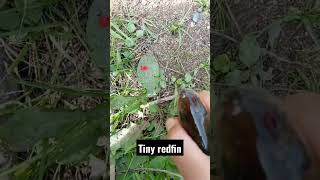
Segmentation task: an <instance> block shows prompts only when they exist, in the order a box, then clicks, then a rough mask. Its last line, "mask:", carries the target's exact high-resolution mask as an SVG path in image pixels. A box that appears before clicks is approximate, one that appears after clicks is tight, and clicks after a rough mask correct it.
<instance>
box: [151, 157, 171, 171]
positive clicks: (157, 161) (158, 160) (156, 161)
mask: <svg viewBox="0 0 320 180" xmlns="http://www.w3.org/2000/svg"><path fill="white" fill-rule="evenodd" d="M166 161H168V158H167V157H164V156H158V157H155V158H153V159H152V160H151V161H150V167H151V168H157V169H163V168H164V167H165V164H166Z"/></svg>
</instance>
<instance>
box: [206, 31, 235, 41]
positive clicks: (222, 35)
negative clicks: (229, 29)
mask: <svg viewBox="0 0 320 180" xmlns="http://www.w3.org/2000/svg"><path fill="white" fill-rule="evenodd" d="M211 32H212V33H213V34H215V35H217V36H221V37H223V38H225V39H228V40H230V41H232V42H234V43H239V42H238V41H237V40H236V39H234V38H233V37H231V36H228V35H225V34H223V33H220V32H217V31H213V30H212V31H211Z"/></svg>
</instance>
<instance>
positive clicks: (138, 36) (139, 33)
mask: <svg viewBox="0 0 320 180" xmlns="http://www.w3.org/2000/svg"><path fill="white" fill-rule="evenodd" d="M143 34H144V32H143V30H138V31H137V32H136V37H137V38H142V37H143Z"/></svg>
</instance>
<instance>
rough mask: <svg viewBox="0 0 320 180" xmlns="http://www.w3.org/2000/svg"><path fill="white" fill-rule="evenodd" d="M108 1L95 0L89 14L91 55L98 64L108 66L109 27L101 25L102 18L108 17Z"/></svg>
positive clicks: (88, 38) (88, 28)
mask: <svg viewBox="0 0 320 180" xmlns="http://www.w3.org/2000/svg"><path fill="white" fill-rule="evenodd" d="M107 7H108V1H101V0H94V1H93V3H92V5H91V7H90V10H89V14H88V21H87V40H88V45H89V49H90V56H91V59H92V60H93V62H94V63H95V64H96V66H98V67H100V68H105V67H107V65H108V63H109V61H108V59H109V56H108V54H109V53H108V50H109V48H108V47H109V41H110V38H109V37H108V33H107V29H108V27H101V25H100V20H101V19H100V18H103V17H105V18H107V17H108V13H107V9H108V8H107Z"/></svg>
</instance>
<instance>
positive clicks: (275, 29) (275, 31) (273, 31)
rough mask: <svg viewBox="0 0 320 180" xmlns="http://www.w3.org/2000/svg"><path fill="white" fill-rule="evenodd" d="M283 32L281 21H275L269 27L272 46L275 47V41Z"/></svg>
mask: <svg viewBox="0 0 320 180" xmlns="http://www.w3.org/2000/svg"><path fill="white" fill-rule="evenodd" d="M280 32H281V23H280V22H279V21H277V22H275V23H273V24H272V25H271V26H270V29H269V32H268V34H269V43H270V46H271V48H273V47H274V44H275V41H276V40H277V39H278V37H279V35H280Z"/></svg>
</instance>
